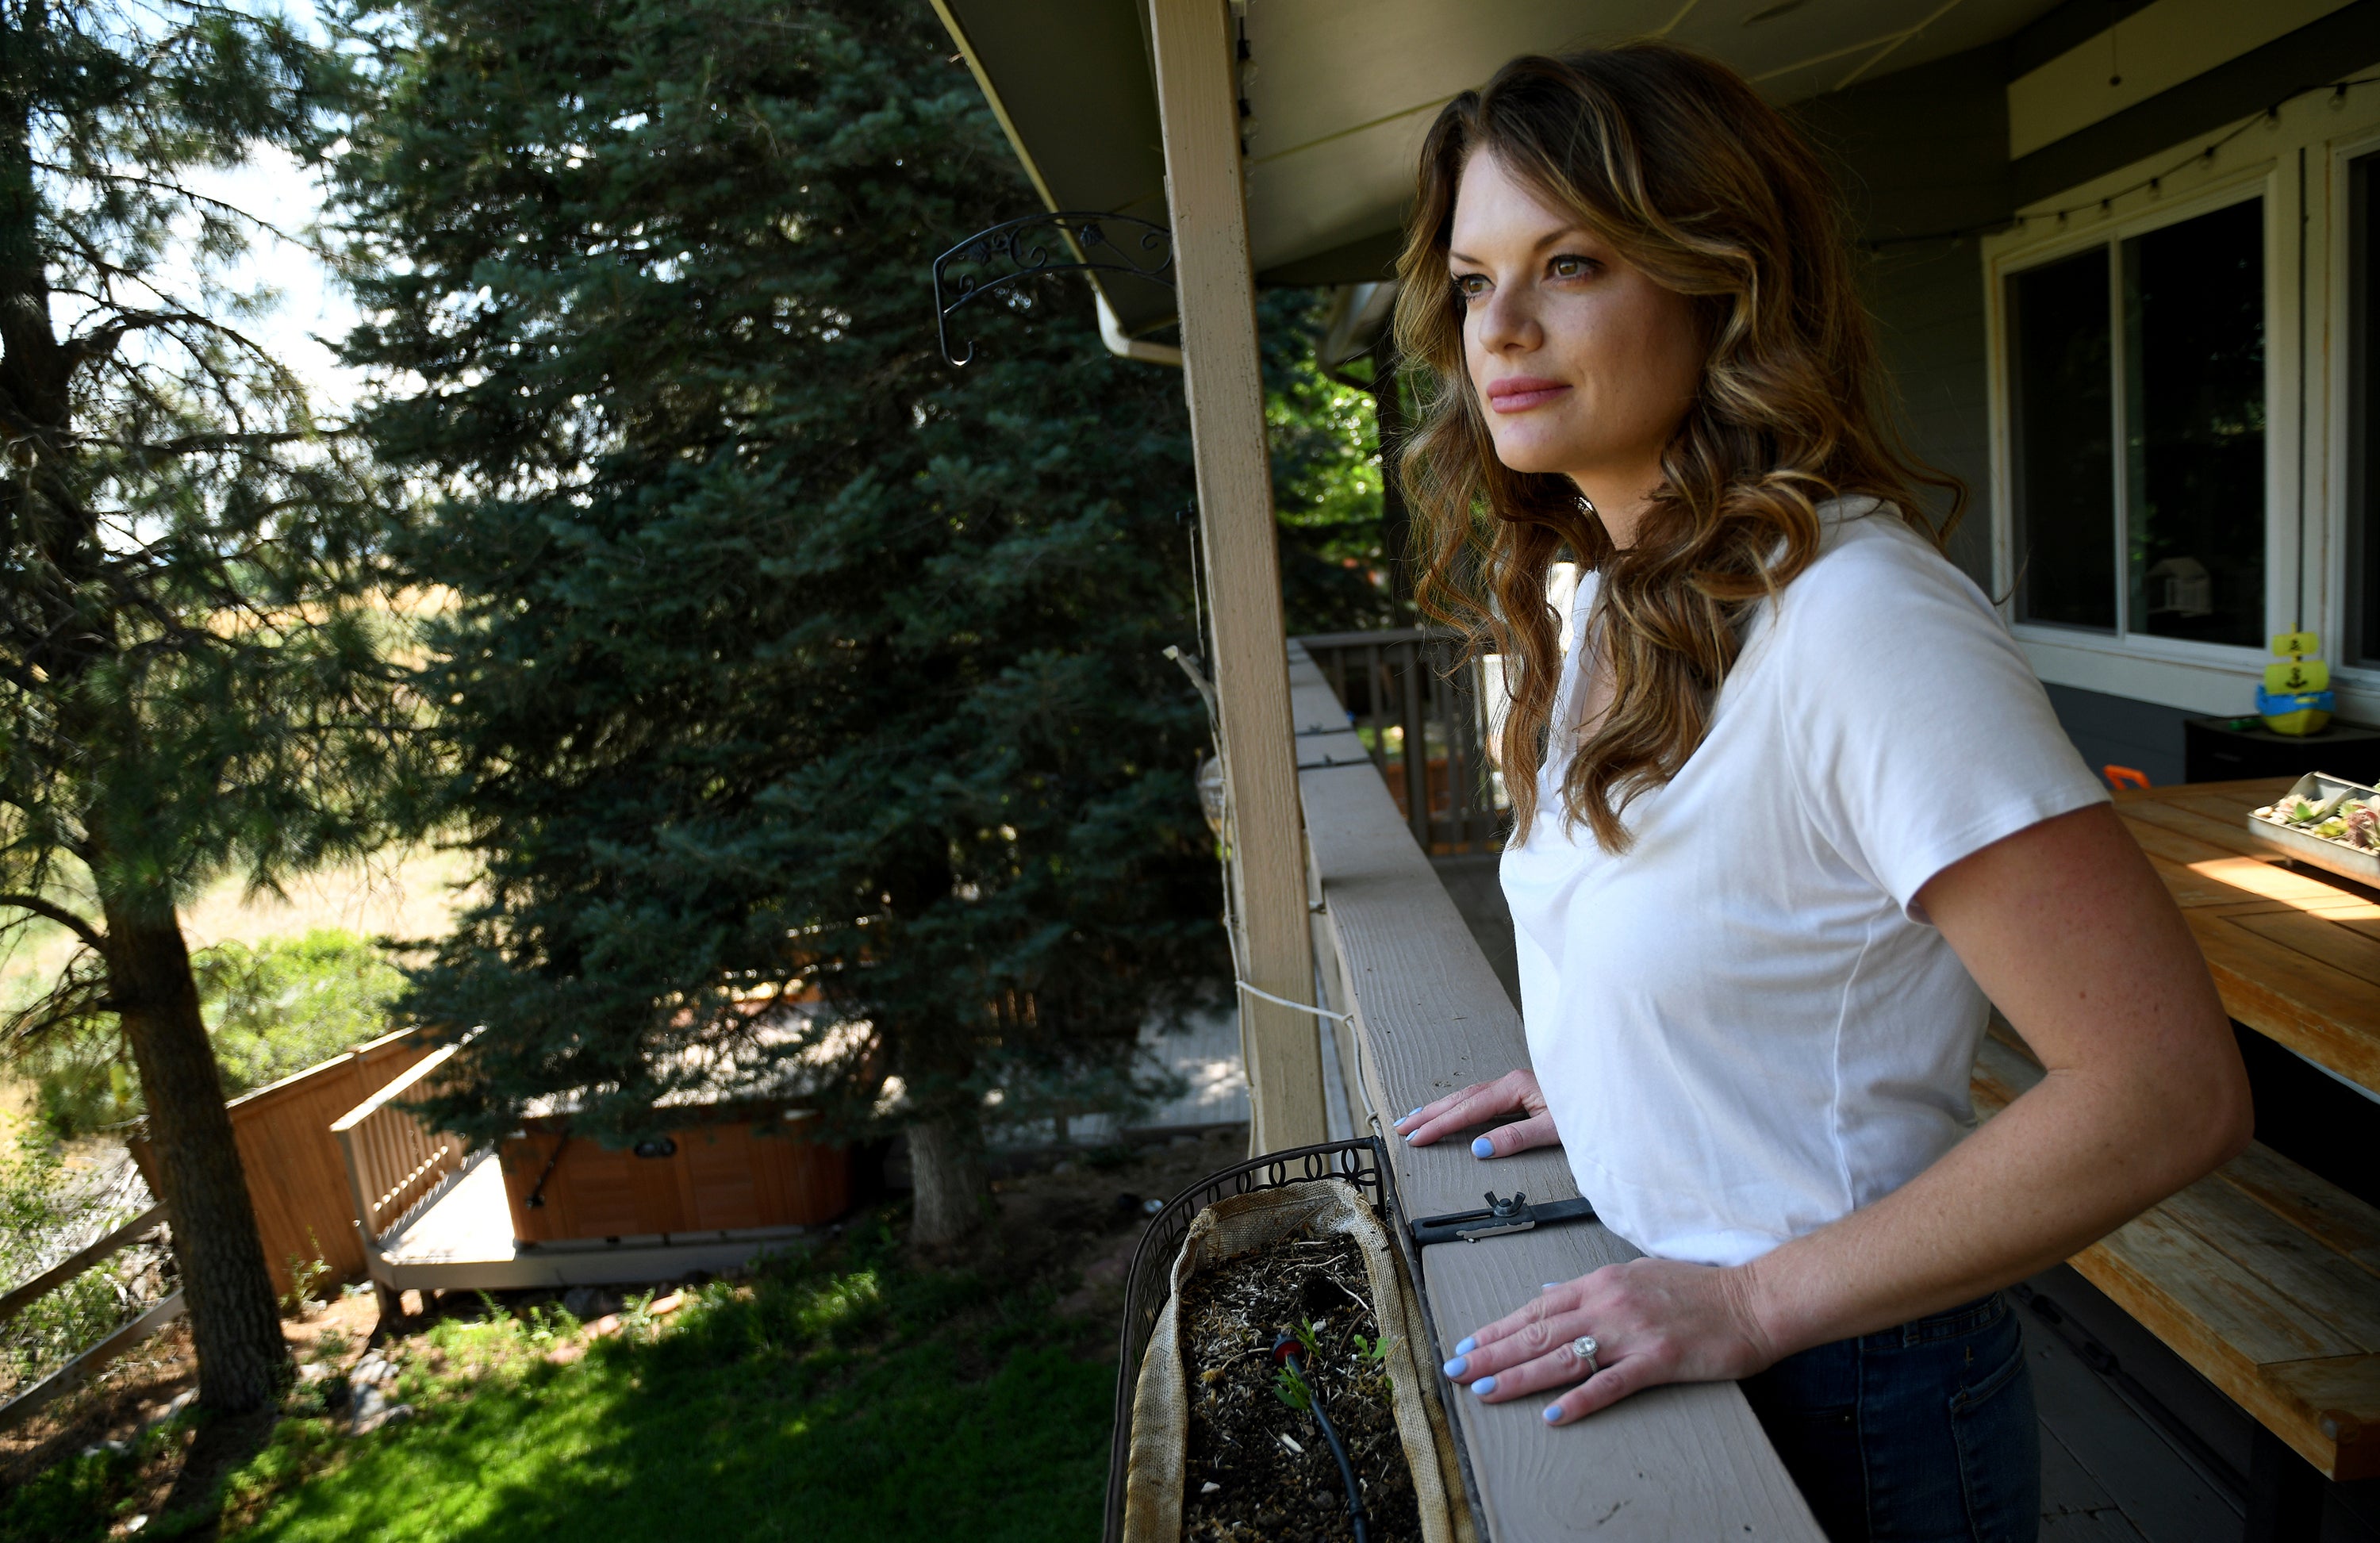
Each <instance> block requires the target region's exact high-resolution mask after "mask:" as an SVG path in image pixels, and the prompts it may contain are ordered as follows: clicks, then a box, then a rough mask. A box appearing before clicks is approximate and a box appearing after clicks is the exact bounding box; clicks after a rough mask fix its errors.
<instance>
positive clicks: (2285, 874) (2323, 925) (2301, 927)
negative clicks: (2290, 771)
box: [2116, 777, 2380, 1088]
mask: <svg viewBox="0 0 2380 1543" xmlns="http://www.w3.org/2000/svg"><path fill="white" fill-rule="evenodd" d="M2291 781H2292V779H2289V778H2286V777H2267V778H2257V779H2253V780H2250V781H2246V782H2236V783H2184V784H2179V785H2176V786H2172V787H2158V788H2149V789H2146V790H2143V791H2129V792H2123V793H2119V794H2117V795H2116V813H2117V814H2118V815H2119V816H2120V817H2121V818H2122V820H2123V821H2124V824H2125V826H2126V827H2127V828H2128V829H2130V830H2131V832H2132V835H2133V837H2134V838H2135V839H2137V840H2138V841H2139V842H2140V844H2141V849H2142V850H2143V851H2144V852H2146V853H2147V854H2148V857H2149V864H2150V866H2151V867H2153V868H2155V869H2156V871H2157V875H2158V877H2160V878H2162V879H2163V880H2164V881H2165V882H2166V888H2167V889H2168V891H2170V892H2171V893H2172V894H2173V898H2174V900H2175V902H2176V903H2177V904H2179V905H2180V906H2181V914H2182V916H2183V917H2185V918H2186V919H2187V920H2188V921H2189V923H2190V929H2191V932H2192V934H2193V935H2194V936H2195V937H2196V938H2197V940H2198V946H2199V948H2200V949H2201V950H2202V951H2203V952H2204V954H2205V955H2206V963H2207V967H2208V968H2209V969H2210V970H2212V971H2213V972H2214V976H2215V985H2216V990H2219V991H2220V992H2221V993H2222V995H2223V1006H2224V1008H2225V1010H2226V1011H2228V1013H2229V1014H2231V1016H2232V1017H2234V1018H2236V1019H2238V1020H2239V1021H2240V1023H2242V1024H2245V1025H2247V1026H2248V1027H2250V1028H2253V1029H2254V1030H2255V1031H2256V1032H2257V1033H2259V1034H2262V1035H2264V1036H2265V1037H2266V1038H2267V1039H2273V1040H2275V1041H2277V1043H2280V1044H2283V1045H2286V1046H2288V1047H2289V1049H2290V1050H2293V1051H2297V1052H2298V1053H2299V1054H2300V1055H2302V1056H2304V1057H2305V1058H2306V1059H2307V1060H2309V1061H2313V1062H2315V1063H2318V1064H2321V1065H2323V1066H2326V1067H2328V1068H2329V1069H2330V1070H2332V1071H2334V1072H2337V1073H2338V1075H2340V1076H2343V1077H2345V1078H2347V1079H2348V1080H2349V1081H2350V1082H2353V1083H2356V1084H2358V1085H2359V1086H2361V1087H2369V1088H2380V893H2375V892H2374V891H2372V890H2370V889H2367V888H2365V887H2364V886H2362V885H2361V884H2358V883H2356V882H2354V881H2352V880H2348V879H2342V878H2338V877H2337V876H2335V875H2333V874H2329V873H2325V872H2324V871H2322V870H2321V869H2316V868H2313V867H2312V866H2310V865H2307V864H2302V863H2293V862H2291V861H2289V858H2288V856H2287V854H2285V853H2283V852H2281V851H2280V850H2279V849H2278V848H2277V847H2274V846H2269V845H2267V844H2265V843H2263V842H2261V841H2258V840H2257V839H2256V838H2255V837H2254V836H2253V835H2252V834H2250V833H2249V832H2248V830H2247V826H2246V817H2247V814H2248V811H2249V810H2251V809H2253V808H2261V807H2263V806H2264V805H2266V804H2269V803H2272V802H2273V801H2274V800H2276V799H2277V798H2279V797H2280V796H2282V795H2283V794H2285V793H2287V792H2288V791H2289V786H2290V784H2291Z"/></svg>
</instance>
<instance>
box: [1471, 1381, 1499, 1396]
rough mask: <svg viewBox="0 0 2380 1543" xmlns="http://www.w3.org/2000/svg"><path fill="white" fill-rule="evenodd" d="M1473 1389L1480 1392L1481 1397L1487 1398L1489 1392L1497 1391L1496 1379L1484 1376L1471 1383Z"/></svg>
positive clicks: (1477, 1392)
mask: <svg viewBox="0 0 2380 1543" xmlns="http://www.w3.org/2000/svg"><path fill="white" fill-rule="evenodd" d="M1471 1391H1473V1392H1475V1393H1476V1394H1478V1395H1479V1396H1480V1397H1481V1398H1486V1397H1487V1396H1488V1394H1489V1393H1492V1392H1494V1391H1496V1379H1494V1378H1492V1377H1483V1378H1481V1379H1479V1380H1478V1381H1476V1382H1474V1383H1473V1384H1471Z"/></svg>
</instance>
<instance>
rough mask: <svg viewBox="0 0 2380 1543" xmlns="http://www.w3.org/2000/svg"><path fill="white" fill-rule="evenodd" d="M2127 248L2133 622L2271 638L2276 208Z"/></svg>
mask: <svg viewBox="0 0 2380 1543" xmlns="http://www.w3.org/2000/svg"><path fill="white" fill-rule="evenodd" d="M2122 261H2123V275H2124V423H2125V436H2124V455H2125V479H2124V481H2125V490H2124V491H2125V503H2126V504H2127V507H2126V510H2125V522H2124V529H2125V549H2126V554H2127V558H2128V565H2129V567H2130V570H2131V571H2130V576H2129V577H2130V581H2131V582H2130V596H2129V601H2128V603H2127V605H2126V608H2125V625H2126V628H2127V630H2129V631H2132V632H2144V633H2148V634H2150V635H2151V636H2154V637H2158V638H2194V639H2196V640H2198V641H2200V642H2205V643H2230V644H2236V645H2239V646H2242V647H2248V648H2255V647H2260V646H2262V644H2263V642H2264V633H2265V222H2264V206H2263V204H2262V203H2261V202H2248V203H2236V204H2233V205H2231V206H2230V207H2229V208H2228V209H2218V210H2216V212H2215V213H2211V214H2203V215H2200V216H2199V217H2198V218H2197V219H2194V220H2185V221H2183V222H2182V223H2181V224H2180V225H2168V226H2166V227H2165V228H2164V229H2162V230H2155V231H2151V232H2149V233H2148V234H2147V235H2144V236H2136V237H2132V238H2131V239H2130V240H2127V241H2125V242H2124V243H2123V246H2122Z"/></svg>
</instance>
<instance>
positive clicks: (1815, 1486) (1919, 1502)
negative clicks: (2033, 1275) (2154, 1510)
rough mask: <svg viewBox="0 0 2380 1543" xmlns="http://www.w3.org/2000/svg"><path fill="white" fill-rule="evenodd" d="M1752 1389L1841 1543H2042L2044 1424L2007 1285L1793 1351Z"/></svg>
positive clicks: (1771, 1432) (1788, 1463)
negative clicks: (1941, 1309)
mask: <svg viewBox="0 0 2380 1543" xmlns="http://www.w3.org/2000/svg"><path fill="white" fill-rule="evenodd" d="M1743 1391H1744V1396H1745V1397H1746V1398H1748V1399H1749V1400H1751V1403H1752V1408H1753V1412H1754V1413H1755V1414H1756V1415H1759V1416H1760V1423H1761V1425H1762V1426H1763V1427H1764V1428H1766V1429H1767V1432H1768V1439H1769V1440H1770V1441H1771V1442H1772V1443H1774V1444H1775V1446H1776V1448H1777V1454H1778V1455H1779V1457H1781V1458H1783V1459H1784V1461H1785V1468H1786V1471H1787V1472H1789V1473H1791V1475H1792V1476H1793V1480H1794V1482H1795V1483H1797V1484H1799V1485H1800V1486H1801V1487H1802V1494H1803V1498H1804V1499H1805V1500H1808V1501H1809V1502H1810V1509H1811V1510H1812V1511H1813V1512H1815V1513H1816V1514H1817V1518H1818V1525H1819V1526H1820V1527H1822V1528H1824V1529H1825V1530H1826V1534H1827V1537H1828V1538H1829V1539H1831V1540H1832V1543H1952V1540H1953V1539H1955V1540H1957V1543H2030V1540H2031V1539H2032V1538H2033V1537H2034V1535H2035V1534H2036V1532H2038V1530H2039V1528H2040V1525H2041V1432H2040V1428H2039V1427H2038V1426H2036V1425H2035V1424H2034V1411H2033V1379H2032V1378H2031V1377H2030V1376H2029V1375H2028V1373H2027V1371H2026V1368H2025V1364H2024V1343H2023V1341H2022V1338H2021V1337H2020V1336H2019V1334H2018V1332H2017V1320H2016V1315H2015V1314H2014V1313H2012V1312H2010V1310H2009V1305H2008V1302H2007V1300H2006V1299H2005V1298H2003V1297H2001V1296H2000V1295H1998V1294H1993V1295H1990V1296H1987V1297H1985V1298H1984V1299H1983V1300H1982V1301H1980V1302H1971V1303H1969V1304H1967V1305H1966V1306H1963V1307H1953V1308H1951V1309H1950V1310H1949V1311H1948V1312H1945V1313H1937V1314H1936V1315H1934V1316H1933V1317H1932V1318H1919V1319H1917V1320H1916V1321H1915V1322H1913V1323H1904V1324H1902V1325H1901V1326H1900V1328H1898V1329H1887V1330H1882V1331H1881V1332H1878V1333H1874V1334H1862V1335H1860V1336H1858V1337H1857V1338H1854V1339H1848V1340H1837V1341H1836V1342H1835V1343H1832V1344H1822V1345H1818V1346H1816V1347H1815V1348H1813V1349H1810V1350H1805V1351H1803V1352H1801V1353H1800V1354H1799V1355H1789V1356H1787V1357H1786V1358H1785V1359H1783V1360H1782V1361H1779V1362H1778V1363H1777V1364H1776V1365H1775V1366H1773V1367H1769V1368H1768V1369H1767V1371H1765V1372H1762V1373H1761V1374H1760V1375H1759V1376H1757V1377H1754V1378H1750V1379H1746V1380H1745V1382H1744V1384H1743Z"/></svg>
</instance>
